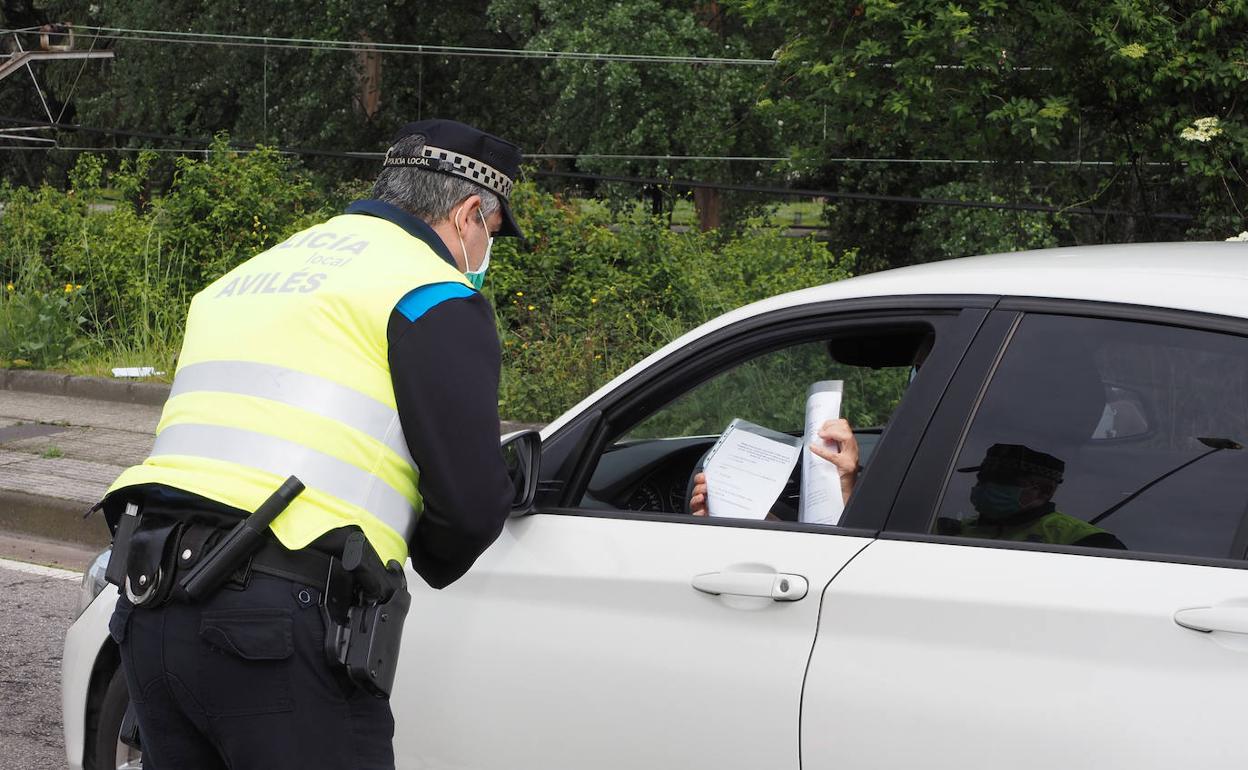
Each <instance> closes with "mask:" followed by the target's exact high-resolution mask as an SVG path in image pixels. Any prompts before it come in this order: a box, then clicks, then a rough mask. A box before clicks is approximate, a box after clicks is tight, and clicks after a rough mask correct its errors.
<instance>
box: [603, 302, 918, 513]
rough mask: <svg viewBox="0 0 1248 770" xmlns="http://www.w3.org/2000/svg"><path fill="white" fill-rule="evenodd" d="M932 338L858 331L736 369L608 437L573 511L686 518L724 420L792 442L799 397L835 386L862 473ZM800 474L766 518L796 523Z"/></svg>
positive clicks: (913, 330)
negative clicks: (838, 383)
mask: <svg viewBox="0 0 1248 770" xmlns="http://www.w3.org/2000/svg"><path fill="white" fill-rule="evenodd" d="M933 338H934V334H933V332H932V330H931V329H930V327H927V326H922V325H913V324H912V325H908V326H902V327H892V328H883V329H872V330H871V331H869V332H864V331H863V330H861V329H858V330H852V331H850V332H846V333H844V334H840V335H836V336H832V337H825V338H823V339H819V340H807V341H804V342H800V343H797V344H790V345H788V346H786V347H783V348H778V349H774V350H771V351H768V352H765V353H763V354H761V355H758V356H755V357H753V358H751V359H749V360H747V361H744V362H738V363H737V364H735V365H734V366H733V367H732V368H730V369H728V370H726V371H722V372H719V373H718V374H716V375H714V376H713V377H711V378H710V379H706V380H704V381H701V382H700V383H698V384H696V385H694V386H693V387H692V388H690V389H687V390H685V391H684V392H683V393H682V394H681V395H679V396H678V397H676V398H674V399H671V400H669V401H668V402H667V403H665V404H663V405H661V406H659V407H658V408H656V409H654V410H652V411H651V413H650V414H648V415H646V416H645V417H644V418H643V419H641V420H640V421H636V422H634V424H633V425H629V426H626V427H622V429H620V430H618V431H617V435H616V437H615V438H614V439H613V440H612V441H609V442H608V444H607V447H606V449H605V450H604V452H603V453H602V455H601V457H600V458H599V460H598V463H597V466H596V467H595V469H594V472H593V475H592V476H591V478H590V481H589V485H588V489H587V490H586V492H585V494H584V496H583V498H582V500H581V503H580V505H581V507H585V508H594V509H607V510H622V511H637V512H642V513H656V514H686V513H688V512H689V498H690V496H691V490H692V487H693V477H694V476H695V475H696V473H697V472H698V471H699V470H700V469H701V467H702V463H703V461H704V459H705V457H706V455H707V453H708V451H709V450H710V449H711V447H712V446H713V445H714V444H715V442H716V440H717V439H718V438H719V436H720V433H721V432H722V431H723V430H724V429H725V428H726V427H727V425H728V423H729V422H731V421H732V419H734V418H737V417H740V418H743V419H748V420H751V421H753V422H756V423H758V424H760V425H763V426H765V427H768V428H771V429H773V430H777V431H781V432H783V433H787V434H788V435H791V436H795V437H796V436H801V435H802V433H803V425H804V422H805V400H806V392H807V388H808V387H809V386H810V385H811V384H812V383H814V382H818V381H822V380H838V379H839V380H842V381H843V382H844V391H843V402H842V408H841V416H842V417H844V418H846V419H848V420H849V421H850V424H851V425H852V426H853V428H854V434H855V436H856V437H857V440H858V445H859V452H860V460H859V462H860V464H861V465H862V466H863V467H866V466H867V465H868V464H869V463H870V461H871V456H872V452H873V450H874V448H875V446H876V444H877V443H878V442H879V440H880V437H881V435H882V434H883V432H884V430H885V428H886V427H887V424H888V419H889V417H890V416H891V415H892V413H893V411H894V410H895V409H896V407H897V405H898V404H899V403H900V401H901V397H902V395H903V394H904V392H905V389H906V387H907V385H908V384H909V383H910V381H911V380H912V379H913V377H914V376H915V373H916V372H917V370H918V366H919V365H920V364H921V363H922V360H923V358H924V357H925V356H926V354H927V352H928V351H930V349H931V346H932V341H933ZM801 465H802V463H801V462H800V461H799V462H798V463H797V464H796V467H795V468H794V470H793V472H792V475H791V476H790V478H789V481H788V483H787V484H786V485H785V488H784V491H783V493H782V494H781V495H780V498H779V499H778V500H777V501H776V503H775V505H774V506H773V508H772V511H771V513H772V515H773V516H774V517H775V518H778V519H780V520H783V521H796V519H797V502H798V496H799V489H800V488H801Z"/></svg>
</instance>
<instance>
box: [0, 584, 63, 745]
mask: <svg viewBox="0 0 1248 770" xmlns="http://www.w3.org/2000/svg"><path fill="white" fill-rule="evenodd" d="M80 585H81V580H80V579H79V578H78V577H77V576H75V575H74V574H73V573H71V572H67V571H64V570H51V569H48V568H43V567H34V568H30V567H27V566H26V565H23V564H21V563H19V562H12V561H8V560H0V597H3V598H0V770H32V768H33V769H35V770H45V768H46V769H48V770H64V768H65V767H66V762H65V740H64V736H63V735H62V733H61V646H62V644H63V643H64V641H65V632H66V631H67V630H68V629H69V626H70V623H72V622H73V619H74V613H75V612H76V610H77V604H78V590H79V586H80Z"/></svg>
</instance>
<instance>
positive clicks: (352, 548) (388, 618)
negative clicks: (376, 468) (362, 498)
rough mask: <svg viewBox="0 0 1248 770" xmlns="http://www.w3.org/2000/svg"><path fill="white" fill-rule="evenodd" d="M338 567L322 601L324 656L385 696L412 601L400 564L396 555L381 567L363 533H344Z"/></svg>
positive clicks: (359, 683)
mask: <svg viewBox="0 0 1248 770" xmlns="http://www.w3.org/2000/svg"><path fill="white" fill-rule="evenodd" d="M340 567H341V569H331V570H330V573H329V578H328V579H327V582H326V586H325V592H324V596H323V598H322V601H321V612H322V617H323V618H324V620H325V655H326V656H327V657H328V658H329V660H330V663H331V664H333V665H337V666H342V667H343V668H345V669H346V672H347V676H348V677H349V678H350V679H351V681H352V682H354V683H355V684H356V685H357V686H359V687H361V688H362V689H363V690H364V691H365V692H368V693H369V694H371V695H373V696H375V697H378V698H388V697H389V696H390V692H391V690H392V689H393V687H394V676H395V671H396V668H397V666H398V662H399V643H400V642H401V641H402V637H403V621H404V619H405V618H406V617H407V611H408V608H409V607H410V606H411V603H412V599H411V596H410V595H409V594H408V592H407V579H406V578H405V577H404V576H403V567H402V566H401V565H400V564H399V563H398V562H397V561H395V560H394V559H391V560H390V563H389V564H387V565H385V566H382V563H381V557H379V556H378V555H377V552H376V551H375V550H374V549H373V546H372V545H371V544H370V543H369V542H368V539H367V538H366V537H364V534H363V533H362V532H353V533H351V534H350V535H349V536H348V537H347V540H346V543H345V544H344V546H343V550H342V558H341V560H340Z"/></svg>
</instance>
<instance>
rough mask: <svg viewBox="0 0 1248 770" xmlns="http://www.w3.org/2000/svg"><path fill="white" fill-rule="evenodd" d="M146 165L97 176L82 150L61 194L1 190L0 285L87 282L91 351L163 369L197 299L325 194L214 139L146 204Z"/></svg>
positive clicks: (258, 156)
mask: <svg viewBox="0 0 1248 770" xmlns="http://www.w3.org/2000/svg"><path fill="white" fill-rule="evenodd" d="M153 159H154V155H153V154H150V153H144V154H141V155H140V156H139V157H138V158H137V159H135V160H134V161H127V162H123V163H122V164H121V166H120V167H119V168H118V169H117V170H115V171H114V172H112V173H111V174H106V173H105V166H104V161H103V159H102V158H100V157H99V156H95V155H89V154H84V155H81V156H79V158H78V161H77V164H76V165H75V167H74V169H73V171H72V172H71V173H70V180H69V181H70V183H69V186H68V188H67V189H66V190H63V191H62V190H57V189H54V188H52V187H49V186H46V185H45V186H43V187H40V188H39V189H37V190H31V189H24V188H17V189H9V190H6V191H4V193H3V194H4V198H5V204H6V205H5V209H4V213H3V215H0V278H2V279H4V280H7V281H12V282H15V283H16V284H17V285H18V286H19V287H30V288H31V290H34V291H37V290H39V289H40V288H41V287H42V288H46V287H49V286H59V285H62V284H66V283H69V284H74V285H77V284H82V285H84V287H85V289H84V291H83V298H82V301H83V303H84V307H83V314H84V316H85V318H86V319H87V320H86V322H85V324H84V330H85V332H86V334H88V335H89V337H90V340H91V342H92V343H93V345H92V346H91V348H92V349H93V350H95V351H96V352H97V353H99V352H103V353H105V354H106V355H108V354H112V355H113V356H115V357H117V358H119V359H120V358H127V359H128V358H136V359H146V360H141V361H140V360H128V361H121V360H118V361H116V363H118V364H121V363H143V364H153V365H157V366H158V368H161V369H166V370H168V368H169V367H170V366H171V365H172V363H173V360H174V357H175V356H176V353H177V349H178V347H179V346H180V344H181V336H182V325H183V321H184V317H185V314H186V310H187V307H188V306H189V303H190V298H191V297H192V296H193V295H194V294H195V292H197V291H198V290H199V289H200V288H202V287H203V286H205V285H207V284H208V283H210V282H211V281H212V280H214V279H215V278H217V277H218V276H220V275H221V274H223V273H224V272H226V271H227V270H229V269H230V268H231V267H233V266H234V265H236V264H238V263H239V262H241V261H243V260H244V259H247V258H248V257H250V256H251V255H252V254H255V253H257V252H259V251H262V250H264V249H266V248H268V247H269V246H272V245H274V244H276V243H278V242H279V241H280V240H282V239H283V238H285V237H286V236H287V235H289V234H291V233H293V232H296V231H298V230H299V229H302V228H303V227H306V226H307V225H308V224H310V223H311V222H313V221H315V220H317V219H319V218H321V217H322V216H323V215H324V213H325V210H324V207H325V205H326V196H324V195H321V194H319V193H318V192H316V190H315V188H314V187H313V185H312V184H311V182H310V181H309V179H308V177H307V176H306V174H304V173H303V172H301V171H300V170H299V169H298V168H297V167H295V166H294V165H293V164H292V163H291V162H290V161H288V160H287V159H286V158H285V157H284V156H282V155H280V154H278V153H277V152H276V151H273V150H266V149H262V150H260V151H257V152H253V153H247V154H240V153H236V152H233V151H231V150H230V149H229V147H228V145H227V143H226V138H225V137H224V136H221V137H217V139H216V141H215V142H214V144H213V145H212V146H211V147H210V148H209V149H208V150H207V152H206V155H205V157H204V158H202V159H198V158H191V157H183V158H179V159H178V160H177V161H176V171H175V174H174V177H173V183H172V185H171V187H170V189H169V190H168V191H167V192H166V193H165V194H164V195H160V196H152V197H150V198H149V197H148V195H147V193H146V189H147V187H148V184H149V176H150V173H151V166H152V163H153ZM118 197H120V200H117V198H118ZM80 352H81V350H80Z"/></svg>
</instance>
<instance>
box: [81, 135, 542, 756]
mask: <svg viewBox="0 0 1248 770" xmlns="http://www.w3.org/2000/svg"><path fill="white" fill-rule="evenodd" d="M520 157H521V156H520V151H519V149H518V148H517V147H516V146H514V145H512V144H510V143H508V142H505V141H503V140H502V139H499V138H497V137H495V136H491V135H490V134H487V133H484V132H482V131H479V130H477V129H475V128H473V127H471V126H467V125H464V124H462V123H457V122H455V121H450V120H425V121H420V122H417V123H410V124H408V125H406V126H404V127H403V128H402V129H401V130H400V131H399V133H398V134H397V136H396V137H395V139H394V141H393V143H392V146H391V147H390V148H389V150H388V151H387V152H386V157H385V160H384V161H383V164H382V169H381V172H380V174H379V175H378V178H377V182H376V184H375V185H374V188H373V197H372V198H371V199H368V200H362V201H357V202H355V203H353V204H351V205H350V206H349V207H347V209H346V211H345V212H344V213H343V214H342V215H340V216H336V217H333V218H332V219H330V220H328V221H326V222H323V223H321V224H318V225H316V226H314V227H311V228H308V229H307V230H304V231H303V232H300V233H297V234H295V235H293V236H291V237H290V238H288V239H286V240H285V241H283V242H282V243H279V244H277V245H276V246H274V247H272V248H270V249H269V250H267V251H265V252H262V253H260V254H258V255H256V256H254V257H252V258H251V259H249V260H248V261H246V262H244V263H243V264H241V265H239V266H238V267H236V268H235V269H234V270H231V271H230V272H229V273H227V274H226V275H224V276H222V277H221V278H219V279H218V280H216V281H215V282H213V283H212V284H211V285H209V286H208V287H207V288H205V289H204V290H203V291H201V292H199V293H198V294H197V295H196V296H195V298H194V300H193V301H192V303H191V309H190V314H189V315H188V317H187V323H186V337H185V340H184V342H183V346H182V351H181V354H180V355H179V359H178V369H177V373H176V376H175V378H174V382H173V388H172V391H171V393H170V397H169V401H168V402H167V403H166V405H165V409H164V413H163V415H162V417H161V421H160V428H159V429H158V432H157V435H156V443H155V446H154V447H153V449H152V453H151V456H150V457H148V458H147V460H145V461H144V462H143V463H142V464H141V465H137V466H134V467H132V468H129V469H127V470H126V471H125V472H123V473H122V474H121V476H120V477H119V478H118V479H117V481H116V482H114V483H113V485H112V487H111V488H110V489H109V491H108V494H107V496H106V497H105V498H104V500H103V501H102V502H101V504H100V507H103V509H104V512H105V515H106V518H107V520H108V522H109V525H110V526H111V527H112V528H113V530H114V552H113V558H112V562H111V564H110V568H109V578H110V580H111V581H112V582H114V583H116V584H117V585H118V586H119V587H120V588H121V592H122V597H121V598H120V599H119V600H118V602H117V609H116V610H115V612H114V614H113V617H112V619H111V621H110V624H109V631H110V633H111V634H112V636H113V638H114V639H115V640H116V642H117V643H118V645H119V648H120V652H121V661H122V668H123V670H124V673H125V678H126V684H127V687H128V689H129V691H130V695H131V699H132V703H133V707H134V716H135V717H136V721H137V733H138V739H139V740H141V742H142V748H143V752H144V756H143V760H144V767H146V768H149V770H150V769H151V768H155V770H180V769H182V768H199V769H205V768H222V769H224V768H227V767H228V768H231V770H245V769H246V768H266V770H271V769H273V768H278V769H280V768H300V769H301V770H303V769H305V768H330V767H333V768H343V767H351V768H361V769H363V768H370V769H371V768H393V767H394V752H393V748H392V745H391V742H392V738H393V734H394V719H393V716H392V715H391V712H390V705H389V701H388V698H387V696H388V694H389V691H390V688H391V686H392V685H393V681H394V662H395V660H396V659H397V655H398V643H399V636H400V635H399V631H400V630H401V626H402V617H403V615H404V614H405V613H406V610H407V606H408V604H409V599H408V594H407V589H406V584H405V581H404V578H403V570H402V567H401V566H400V565H402V564H403V563H404V562H405V561H407V560H408V559H409V558H410V560H411V563H412V568H413V569H414V570H415V572H416V573H417V574H418V575H420V577H421V578H422V579H424V580H425V581H426V582H427V583H428V584H429V585H431V586H433V587H434V588H441V587H443V586H446V585H449V584H450V583H452V582H453V581H455V580H456V579H458V578H459V577H460V576H462V575H463V574H464V573H465V572H466V571H467V570H468V569H469V568H470V567H471V565H472V563H473V562H474V561H475V560H476V558H477V557H478V556H479V555H480V554H481V552H482V551H484V550H485V549H486V548H487V547H488V546H489V545H490V543H492V542H493V541H494V539H495V538H496V537H497V536H498V533H499V531H500V530H501V528H502V525H503V522H504V521H505V519H506V517H507V514H508V512H509V509H510V503H511V500H512V496H513V486H512V483H511V481H510V480H509V479H508V476H507V471H506V468H505V466H504V463H503V458H502V454H501V452H500V450H499V443H498V436H499V419H498V406H497V403H498V401H497V399H498V377H499V344H498V338H497V335H496V332H495V327H494V319H493V309H492V308H491V307H490V305H489V303H488V302H487V301H486V300H485V299H484V297H482V296H481V294H480V293H479V292H478V289H479V288H480V287H481V282H482V281H483V280H484V276H485V272H486V269H487V267H488V265H489V256H490V245H491V243H492V241H493V237H494V236H496V235H497V236H518V235H520V230H519V228H518V227H517V226H516V222H515V219H514V218H513V217H512V214H511V211H510V209H509V208H508V198H509V196H510V193H511V188H512V184H513V182H514V180H515V178H516V174H517V172H518V170H519V163H520ZM275 490H277V491H276V492H275ZM427 696H428V697H437V696H436V693H428V694H427ZM109 761H111V760H109Z"/></svg>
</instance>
